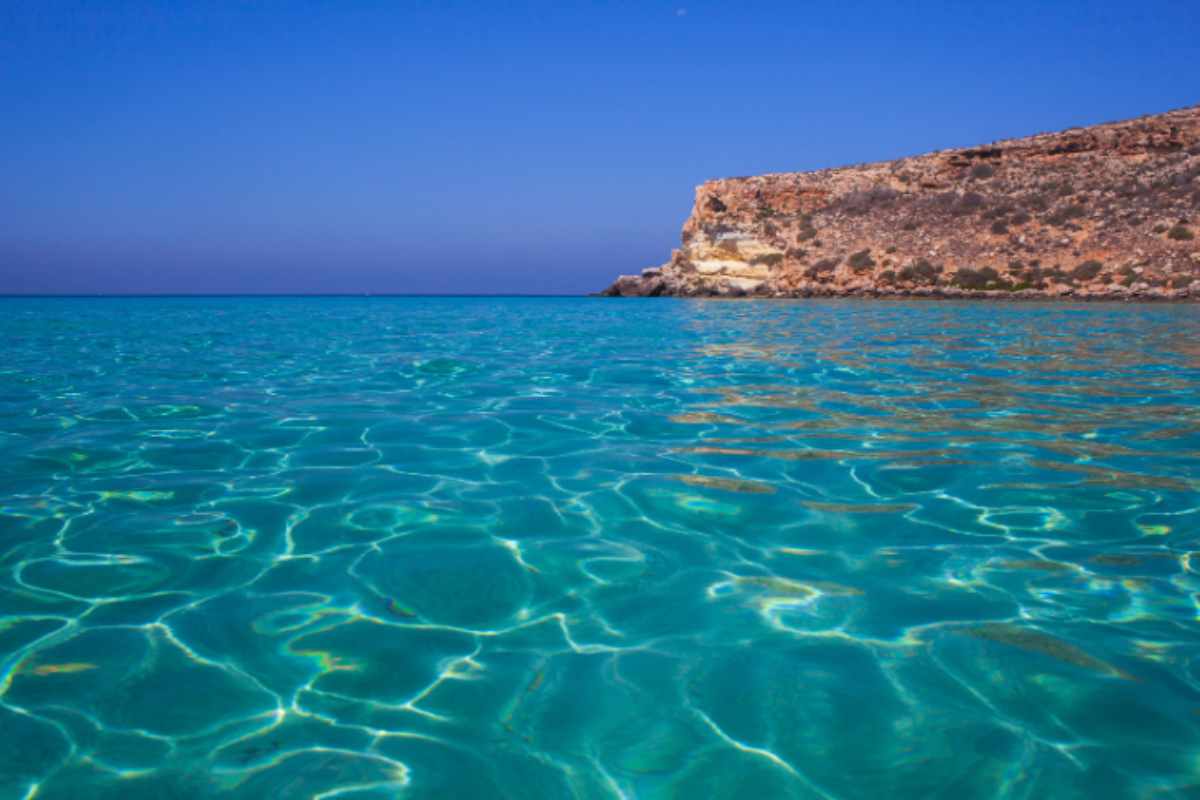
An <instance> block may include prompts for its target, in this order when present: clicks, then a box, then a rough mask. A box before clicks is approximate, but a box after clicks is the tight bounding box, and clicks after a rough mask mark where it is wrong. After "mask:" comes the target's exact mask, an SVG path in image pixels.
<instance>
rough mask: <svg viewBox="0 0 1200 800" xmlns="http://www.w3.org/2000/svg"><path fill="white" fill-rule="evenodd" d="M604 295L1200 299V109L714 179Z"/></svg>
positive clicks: (702, 186)
mask: <svg viewBox="0 0 1200 800" xmlns="http://www.w3.org/2000/svg"><path fill="white" fill-rule="evenodd" d="M604 294H608V295H622V296H631V295H637V296H648V295H682V296H709V295H713V296H766V297H809V296H826V295H929V296H951V297H955V296H983V297H1014V296H1015V297H1022V296H1073V297H1084V298H1111V299H1122V298H1137V297H1159V298H1177V299H1182V298H1188V297H1191V298H1193V299H1195V298H1200V106H1196V107H1192V108H1186V109H1181V110H1178V111H1171V112H1168V113H1166V114H1158V115H1155V116H1149V117H1142V118H1139V119H1134V120H1128V121H1125V122H1115V123H1109V124H1104V125H1096V126H1093V127H1089V128H1076V129H1072V130H1067V131H1063V132H1061V133H1050V134H1041V135H1038V136H1030V137H1027V138H1024V139H1011V140H1007V141H1001V142H996V143H994V144H990V145H986V146H981V147H972V148H966V149H959V150H945V151H941V152H937V153H930V154H928V155H922V156H916V157H913V158H904V159H900V160H898V161H888V162H882V163H877V164H866V165H861V166H853V167H842V168H838V169H829V170H822V171H820V172H797V173H780V174H773V175H761V176H757V177H752V178H727V179H722V180H714V181H709V182H707V183H704V184H702V185H701V186H700V187H698V188H697V189H696V202H695V205H694V206H693V207H692V213H691V216H689V217H688V220H687V222H686V223H685V224H684V226H683V242H682V246H681V247H680V248H679V249H678V250H675V251H674V252H673V253H672V255H671V260H670V261H669V262H667V263H666V264H664V265H663V266H661V267H657V268H652V269H647V270H644V271H643V272H642V274H641V275H623V276H621V277H620V278H618V279H617V280H616V282H614V283H613V284H612V286H610V287H609V288H608V289H606V290H605V291H604Z"/></svg>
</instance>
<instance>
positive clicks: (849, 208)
mask: <svg viewBox="0 0 1200 800" xmlns="http://www.w3.org/2000/svg"><path fill="white" fill-rule="evenodd" d="M899 196H900V193H899V192H897V191H896V190H895V189H893V188H892V187H890V186H873V187H871V188H870V189H859V190H857V191H853V192H847V193H846V194H844V195H842V198H841V200H840V201H839V205H840V206H841V207H842V210H843V211H845V212H846V213H847V214H854V215H861V214H866V213H867V212H868V211H870V210H872V209H874V208H877V207H878V206H881V205H886V204H888V203H891V202H892V201H893V200H895V199H896V198H897V197H899Z"/></svg>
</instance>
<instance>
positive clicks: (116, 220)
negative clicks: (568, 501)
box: [0, 0, 1200, 293]
mask: <svg viewBox="0 0 1200 800" xmlns="http://www.w3.org/2000/svg"><path fill="white" fill-rule="evenodd" d="M1198 63H1200V13H1197V9H1196V4H1195V0H1182V1H1180V2H1165V1H1164V2H1154V1H1153V0H1151V1H1148V2H1141V3H1136V4H1135V3H1129V2H1104V1H1103V0H1100V1H1098V2H1055V3H1045V2H1027V3H1021V2H1017V3H987V4H975V3H929V2H912V3H896V2H863V3H853V2H851V3H794V2H789V3H754V2H747V3H736V4H735V3H727V2H723V3H717V2H711V3H709V2H689V3H687V4H686V5H681V4H680V3H679V2H678V0H676V2H674V3H652V2H646V3H620V4H617V3H603V4H600V3H597V4H574V3H542V4H517V3H514V4H499V3H484V2H478V3H415V2H382V1H380V2H332V1H331V0H323V1H320V2H318V1H317V0H313V1H312V2H279V1H271V0H267V1H265V2H254V3H249V2H226V3H222V2H215V1H214V2H194V3H192V2H182V1H179V2H166V0H163V1H162V2H125V1H123V0H108V2H91V1H89V2H83V1H79V2H59V1H58V0H6V2H4V3H3V4H0V108H2V109H3V117H2V123H0V166H2V168H0V293H97V292H99V293H106V292H112V293H191V292H221V293H223V292H297V293H307V292H429V293H433V292H449V293H458V292H466V293H493V292H514V293H578V292H586V291H592V290H596V289H599V288H601V287H603V286H604V285H606V284H607V283H608V282H609V281H610V280H611V278H612V276H613V275H615V274H616V273H618V272H634V271H637V270H638V269H640V268H642V267H645V266H650V265H653V264H657V263H661V262H662V261H665V260H666V258H667V257H668V256H669V254H670V249H671V248H672V247H674V246H677V244H678V235H679V226H680V223H681V222H682V221H683V219H684V218H685V217H686V215H687V213H688V211H689V209H690V205H691V201H692V190H693V187H694V186H695V185H696V184H698V183H700V182H701V181H703V180H705V179H707V178H713V177H721V176H732V175H748V174H757V173H763V172H783V171H796V170H811V169H819V168H823V167H829V166H836V165H839V164H844V163H853V162H862V161H874V160H880V159H890V158H895V157H898V156H903V155H910V154H917V153H920V152H924V151H928V150H934V149H941V148H946V147H952V146H962V145H971V144H976V143H981V142H986V141H990V140H993V139H997V138H1005V137H1011V136H1020V135H1025V134H1031V133H1036V132H1039V131H1046V130H1056V129H1060V128H1064V127H1069V126H1072V125H1084V124H1091V123H1097V122H1103V121H1108V120H1114V119H1121V118H1125V117H1131V116H1137V115H1140V114H1145V113H1152V112H1157V111H1164V110H1167V109H1170V108H1176V107H1180V106H1184V105H1189V104H1193V103H1196V102H1200V81H1198V80H1197V77H1198V76H1200V66H1198Z"/></svg>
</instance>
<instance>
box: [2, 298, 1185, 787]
mask: <svg viewBox="0 0 1200 800" xmlns="http://www.w3.org/2000/svg"><path fill="white" fill-rule="evenodd" d="M0 341H2V342H3V349H2V353H3V355H2V357H0V739H2V744H0V797H3V798H31V797H36V798H121V800H135V799H140V798H156V799H157V798H193V797H222V798H252V799H253V800H262V798H308V797H312V798H335V797H337V798H347V799H350V798H353V800H373V799H375V798H385V797H402V798H513V799H514V800H516V799H518V798H520V799H524V798H597V799H599V798H756V799H757V798H824V799H825V800H829V799H830V798H890V799H892V800H906V799H907V798H946V799H947V800H949V799H950V798H954V800H962V799H963V798H1050V797H1053V798H1056V799H1058V800H1062V799H1063V798H1068V799H1069V798H1080V799H1081V800H1082V799H1083V798H1087V799H1088V800H1095V798H1196V797H1200V625H1198V624H1197V621H1198V620H1197V613H1198V607H1200V606H1198V603H1200V599H1198V598H1200V574H1198V573H1200V308H1198V307H1197V306H1194V305H1115V304H1113V305H1109V304H1092V305H1072V304H1056V303H1036V304H1027V305H1026V304H1017V303H986V302H962V303H956V302H927V301H926V302H922V301H854V300H840V301H828V302H826V301H797V302H788V301H776V302H754V301H689V300H667V299H662V300H613V299H585V298H574V299H547V298H524V299H521V298H257V299H254V298H201V299H183V298H174V299H172V298H163V299H3V300H0Z"/></svg>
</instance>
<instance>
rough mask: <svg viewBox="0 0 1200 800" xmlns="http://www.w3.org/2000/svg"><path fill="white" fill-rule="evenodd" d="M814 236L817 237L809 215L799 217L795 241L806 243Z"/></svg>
mask: <svg viewBox="0 0 1200 800" xmlns="http://www.w3.org/2000/svg"><path fill="white" fill-rule="evenodd" d="M816 235H817V229H816V228H815V227H813V224H812V215H811V214H803V215H801V217H800V224H799V225H798V227H797V230H796V241H797V242H807V241H808V240H809V239H812V238H814V237H815V236H816Z"/></svg>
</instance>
